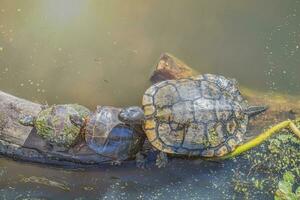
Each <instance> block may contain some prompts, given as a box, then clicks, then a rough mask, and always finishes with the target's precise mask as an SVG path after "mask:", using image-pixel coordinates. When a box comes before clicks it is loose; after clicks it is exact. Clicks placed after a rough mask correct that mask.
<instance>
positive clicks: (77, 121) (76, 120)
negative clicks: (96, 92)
mask: <svg viewBox="0 0 300 200" xmlns="http://www.w3.org/2000/svg"><path fill="white" fill-rule="evenodd" d="M70 121H71V122H72V124H74V125H75V126H77V127H79V128H83V127H84V126H85V119H84V118H83V117H81V116H79V115H76V114H74V115H70Z"/></svg>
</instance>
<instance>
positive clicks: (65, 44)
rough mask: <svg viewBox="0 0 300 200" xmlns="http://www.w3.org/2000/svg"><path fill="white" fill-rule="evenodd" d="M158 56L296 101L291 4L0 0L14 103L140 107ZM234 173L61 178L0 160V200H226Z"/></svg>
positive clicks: (62, 173)
mask: <svg viewBox="0 0 300 200" xmlns="http://www.w3.org/2000/svg"><path fill="white" fill-rule="evenodd" d="M162 52H170V53H172V54H174V55H176V56H177V57H179V58H181V59H182V60H184V61H186V62H187V63H188V64H189V65H190V66H193V67H194V68H195V69H197V70H199V71H200V72H202V73H217V74H223V75H225V76H228V77H234V78H236V79H237V80H238V81H239V83H240V84H241V85H244V86H246V87H248V88H252V89H255V90H260V91H263V92H266V93H267V92H268V93H269V92H281V93H289V94H292V95H294V94H300V92H299V91H300V79H299V74H300V1H299V0H285V1H282V0H264V1H260V0H252V1H240V0H229V1H215V0H201V1H198V0H188V1H180V0H152V1H140V0H128V1H122V0H118V1H117V0H110V1H104V0H99V1H92V0H85V1H84V0H43V1H39V0H27V1H17V0H0V86H1V88H0V90H3V91H5V92H8V93H11V94H13V95H16V96H20V97H23V98H26V99H29V100H32V101H37V102H40V103H48V104H54V103H56V104H58V103H71V102H74V103H75V102H76V103H80V104H83V105H86V106H88V107H89V108H91V109H94V108H95V106H96V105H114V106H125V105H140V104H141V97H142V94H143V92H144V91H145V89H146V88H147V87H148V86H149V85H150V83H149V81H148V79H149V76H150V74H151V72H152V70H153V67H154V65H155V63H156V62H157V60H158V58H159V55H160V54H161V53H162ZM233 165H234V164H233V163H230V162H229V163H224V164H215V163H214V164H212V163H202V162H199V161H197V162H196V161H191V162H188V164H187V162H186V161H184V160H182V161H174V163H172V164H171V165H170V166H168V167H167V168H166V169H162V170H160V169H156V168H152V169H151V170H137V169H136V168H135V167H133V166H131V165H130V164H129V165H125V166H123V167H120V168H117V167H103V168H99V169H90V170H68V169H61V168H53V167H46V166H40V165H30V164H24V163H18V162H14V161H9V160H6V159H0V177H1V178H0V194H1V195H0V196H1V198H2V199H5V198H6V199H25V198H27V197H36V198H42V199H62V198H64V199H75V198H77V199H97V198H98V199H133V198H139V199H171V198H177V199H187V198H190V199H225V198H228V199H231V197H230V192H228V193H226V194H225V193H224V191H225V190H226V188H227V187H228V191H230V188H229V186H228V185H226V184H223V183H226V181H228V180H227V179H229V178H230V170H229V169H230V167H232V166H233ZM224 166H226V167H224ZM225 169H226V170H225ZM224 170H225V172H226V173H224ZM224 174H225V175H224ZM24 176H26V177H32V176H34V177H47V178H48V179H50V180H53V181H57V182H59V183H64V184H65V185H67V186H68V187H69V189H70V191H67V192H66V191H63V190H62V189H61V188H58V187H55V186H54V187H53V186H52V187H51V186H45V185H43V184H36V183H31V182H30V181H29V182H28V181H27V182H26V180H25V181H24V178H22V177H24ZM221 185H222V188H223V190H222V191H219V190H217V189H216V188H218V187H220V186H221ZM217 186H218V187H217ZM226 191H227V190H226ZM227 195H229V196H227ZM267 198H270V199H272V196H269V197H267Z"/></svg>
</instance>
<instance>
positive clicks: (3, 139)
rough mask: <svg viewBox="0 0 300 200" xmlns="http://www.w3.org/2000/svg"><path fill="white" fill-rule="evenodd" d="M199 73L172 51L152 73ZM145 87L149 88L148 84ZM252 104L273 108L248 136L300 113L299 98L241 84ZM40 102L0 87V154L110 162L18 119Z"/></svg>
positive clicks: (159, 76) (68, 162)
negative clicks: (59, 144)
mask: <svg viewBox="0 0 300 200" xmlns="http://www.w3.org/2000/svg"><path fill="white" fill-rule="evenodd" d="M197 74H199V73H198V72H196V71H195V70H193V69H192V68H190V67H189V66H187V65H186V64H185V63H184V62H182V61H180V60H179V59H178V58H176V57H174V56H172V55H170V54H167V53H165V54H162V56H161V57H160V59H159V61H158V64H157V66H156V68H155V70H154V72H153V75H152V76H151V82H152V83H156V82H159V81H163V80H167V79H178V78H185V77H189V76H193V75H197ZM145 89H146V88H145ZM241 89H242V93H243V95H244V96H246V98H247V100H248V101H249V103H250V104H254V105H255V104H256V105H260V104H263V105H269V106H270V109H269V110H268V111H267V112H266V113H265V114H263V115H260V116H258V117H257V118H256V119H255V120H252V121H251V122H250V125H249V129H248V130H249V131H248V133H249V135H248V136H249V137H251V136H253V135H256V134H259V133H260V132H262V131H263V130H264V129H266V128H268V127H269V126H270V125H274V124H276V123H278V122H280V121H283V120H286V119H288V118H290V119H293V118H295V117H297V116H298V113H300V100H299V99H300V98H296V97H291V96H283V95H276V94H263V93H261V92H256V91H252V90H249V89H246V88H243V87H241ZM40 110H41V105H40V104H37V103H33V102H30V101H27V100H24V99H21V98H18V97H14V96H12V95H9V94H6V93H4V92H1V91H0V154H2V155H4V156H7V157H10V158H13V159H16V160H23V161H30V162H38V163H45V164H55V165H62V166H70V167H77V166H79V167H84V166H97V165H100V164H105V163H109V162H111V159H109V158H107V157H103V156H100V155H98V154H96V153H94V152H93V151H91V150H90V149H89V148H88V147H87V145H86V144H85V142H84V141H81V142H79V144H77V145H76V146H75V147H73V148H71V149H70V150H68V151H67V152H57V151H55V149H53V148H52V147H51V146H50V145H49V144H47V143H46V142H45V141H44V140H43V139H42V138H41V137H40V136H38V135H37V134H36V130H35V128H32V127H26V126H23V125H21V124H20V123H19V119H20V117H21V116H23V115H26V114H30V115H37V113H39V112H40Z"/></svg>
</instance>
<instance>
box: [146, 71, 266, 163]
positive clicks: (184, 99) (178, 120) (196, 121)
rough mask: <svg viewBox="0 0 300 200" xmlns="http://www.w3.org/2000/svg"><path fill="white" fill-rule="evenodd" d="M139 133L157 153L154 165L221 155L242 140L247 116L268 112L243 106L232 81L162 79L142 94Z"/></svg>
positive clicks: (216, 77) (202, 77) (209, 76)
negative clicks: (170, 157)
mask: <svg viewBox="0 0 300 200" xmlns="http://www.w3.org/2000/svg"><path fill="white" fill-rule="evenodd" d="M143 109H144V113H145V124H144V130H145V132H146V135H147V137H148V139H149V141H150V143H151V144H152V145H153V146H154V147H155V148H156V149H157V150H159V151H160V152H161V153H160V154H159V155H158V157H157V165H158V166H160V167H161V166H164V165H165V164H166V163H167V156H166V154H173V155H174V154H175V155H188V156H202V157H209V158H211V157H221V156H224V155H225V154H228V153H230V152H232V151H233V150H234V149H235V148H236V147H237V146H238V145H240V144H241V143H242V142H243V135H244V133H245V132H246V130H247V126H248V121H249V117H252V116H255V115H257V114H259V113H261V112H263V111H265V110H266V109H267V107H266V106H248V104H247V102H246V101H245V100H244V98H243V97H242V96H241V94H240V91H239V89H238V86H237V82H236V81H235V80H233V79H227V78H225V77H223V76H219V75H212V74H205V75H199V76H195V77H191V78H186V79H178V80H166V81H163V82H160V83H157V84H154V85H153V86H151V87H150V88H149V89H148V90H147V91H146V92H145V94H144V97H143Z"/></svg>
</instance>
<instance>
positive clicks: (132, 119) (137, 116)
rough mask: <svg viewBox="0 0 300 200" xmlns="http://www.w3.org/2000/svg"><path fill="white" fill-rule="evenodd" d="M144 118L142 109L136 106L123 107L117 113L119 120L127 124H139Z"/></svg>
mask: <svg viewBox="0 0 300 200" xmlns="http://www.w3.org/2000/svg"><path fill="white" fill-rule="evenodd" d="M144 118H145V116H144V111H143V110H142V109H141V108H140V107H137V106H131V107H127V108H123V109H122V110H121V112H120V113H119V120H120V121H122V122H124V123H128V124H141V123H142V122H143V121H144Z"/></svg>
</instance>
